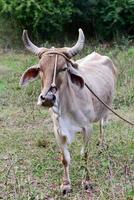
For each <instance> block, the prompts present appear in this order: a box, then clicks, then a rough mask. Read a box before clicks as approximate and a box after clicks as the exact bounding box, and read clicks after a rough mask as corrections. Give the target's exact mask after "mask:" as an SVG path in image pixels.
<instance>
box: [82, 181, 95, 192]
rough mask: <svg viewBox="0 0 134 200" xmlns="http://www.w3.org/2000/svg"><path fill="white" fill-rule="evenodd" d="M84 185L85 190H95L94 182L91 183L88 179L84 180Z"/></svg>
mask: <svg viewBox="0 0 134 200" xmlns="http://www.w3.org/2000/svg"><path fill="white" fill-rule="evenodd" d="M82 187H83V188H84V190H86V191H87V190H90V191H91V190H93V189H94V188H93V184H92V183H91V181H87V180H84V181H82Z"/></svg>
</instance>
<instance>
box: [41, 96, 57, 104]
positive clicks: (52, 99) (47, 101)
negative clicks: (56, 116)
mask: <svg viewBox="0 0 134 200" xmlns="http://www.w3.org/2000/svg"><path fill="white" fill-rule="evenodd" d="M55 100H56V97H55V95H53V96H47V97H46V98H45V100H44V101H42V104H41V105H42V106H45V107H53V106H54V103H55Z"/></svg>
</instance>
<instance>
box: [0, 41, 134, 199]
mask: <svg viewBox="0 0 134 200" xmlns="http://www.w3.org/2000/svg"><path fill="white" fill-rule="evenodd" d="M93 49H94V50H95V51H97V52H99V53H101V54H105V55H108V56H109V57H110V58H112V59H113V61H114V63H115V65H116V66H117V68H118V81H117V90H116V95H115V100H114V103H113V107H114V108H115V109H116V111H117V112H118V113H120V114H121V115H122V116H123V117H125V118H127V119H129V120H131V121H133V122H134V48H132V47H129V48H124V47H119V46H116V45H115V47H113V48H108V49H106V48H104V47H94V48H93ZM91 51H92V50H91V49H88V46H86V48H85V51H84V52H83V53H82V54H81V55H80V56H79V57H83V56H84V55H86V54H87V53H90V52H91ZM79 57H77V58H79ZM37 62H38V60H37V58H36V57H34V56H32V55H29V54H27V53H25V52H24V53H15V52H7V53H4V52H3V53H2V52H1V54H0V199H4V200H12V199H15V200H45V199H46V200H62V199H69V200H86V199H87V200H132V199H133V198H134V188H133V186H134V143H133V142H134V140H133V139H134V128H132V127H131V126H129V125H127V124H125V122H123V121H121V120H120V119H118V118H117V117H115V116H114V115H113V114H110V121H109V124H108V125H107V127H106V129H105V138H106V143H107V145H108V149H107V150H102V149H101V148H100V147H98V146H97V142H98V137H99V126H98V124H94V131H93V134H92V138H91V142H90V145H89V146H88V152H89V153H88V163H87V165H88V171H89V176H90V181H91V182H92V186H93V189H92V190H91V191H88V192H85V191H84V190H83V188H82V187H81V181H82V180H83V179H84V177H85V173H86V172H85V170H84V168H83V165H84V161H83V159H82V157H81V156H80V149H81V146H82V137H81V135H80V134H78V135H77V137H76V140H75V142H74V143H73V144H72V145H71V146H70V148H69V149H70V152H71V158H72V162H71V171H70V175H71V180H72V186H73V192H72V193H70V194H69V196H68V197H66V198H65V197H63V196H62V193H61V191H60V184H61V182H62V173H63V168H62V164H61V162H60V151H59V149H58V146H57V144H56V141H55V138H54V135H53V125H52V121H51V118H50V114H49V111H48V109H44V108H41V107H38V106H36V101H37V98H38V95H39V93H40V81H39V80H37V81H35V82H33V83H31V84H30V85H29V86H27V87H26V88H20V87H19V79H20V77H21V74H22V73H23V71H24V70H25V69H26V68H27V67H29V66H31V65H32V64H35V63H37Z"/></svg>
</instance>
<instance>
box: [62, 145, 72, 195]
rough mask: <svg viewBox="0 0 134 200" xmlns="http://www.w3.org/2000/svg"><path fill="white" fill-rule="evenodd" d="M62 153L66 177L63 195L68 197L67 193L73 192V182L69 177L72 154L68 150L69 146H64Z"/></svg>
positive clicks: (64, 177) (64, 178)
mask: <svg viewBox="0 0 134 200" xmlns="http://www.w3.org/2000/svg"><path fill="white" fill-rule="evenodd" d="M61 152H62V156H61V161H62V164H63V166H64V176H63V183H62V185H61V190H62V192H63V195H66V194H67V193H69V192H71V182H70V176H69V165H70V153H69V151H68V149H67V145H64V146H62V148H61Z"/></svg>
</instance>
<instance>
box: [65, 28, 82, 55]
mask: <svg viewBox="0 0 134 200" xmlns="http://www.w3.org/2000/svg"><path fill="white" fill-rule="evenodd" d="M84 43H85V36H84V33H83V31H82V29H81V28H79V37H78V41H77V43H76V44H75V45H74V46H73V47H72V48H70V49H69V50H68V51H67V53H68V54H69V56H70V57H72V56H75V55H76V54H78V53H79V52H80V51H81V50H82V49H83V46H84Z"/></svg>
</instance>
